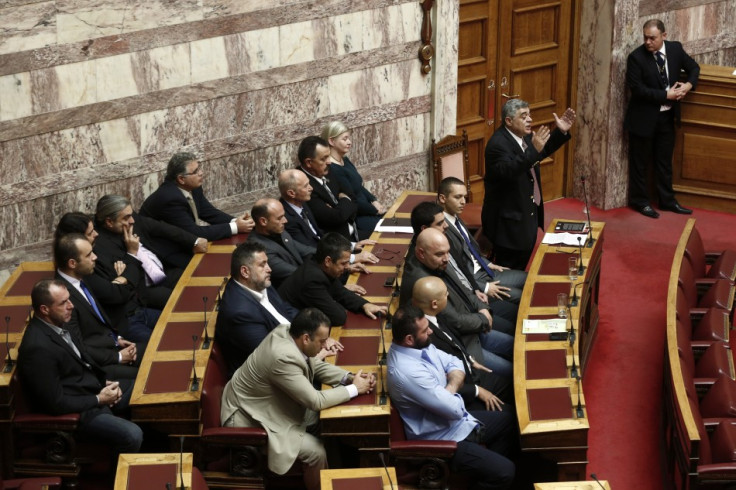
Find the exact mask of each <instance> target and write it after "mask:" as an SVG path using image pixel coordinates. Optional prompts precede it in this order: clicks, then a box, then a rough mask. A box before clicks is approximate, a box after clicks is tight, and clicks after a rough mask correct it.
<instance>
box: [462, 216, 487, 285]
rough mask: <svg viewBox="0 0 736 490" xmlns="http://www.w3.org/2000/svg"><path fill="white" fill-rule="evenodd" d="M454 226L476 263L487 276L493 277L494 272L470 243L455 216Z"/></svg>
mask: <svg viewBox="0 0 736 490" xmlns="http://www.w3.org/2000/svg"><path fill="white" fill-rule="evenodd" d="M455 228H457V231H459V232H460V235H461V236H462V237H463V240H465V245H467V246H468V250H470V253H471V254H472V255H473V257H475V260H477V261H478V264H479V265H480V266H481V267H482V268H483V270H484V271H486V274H488V277H490V278H491V279H493V278H494V277H495V274H494V273H493V271H492V270H491V268H490V267H488V266H487V265H486V263H485V261H484V260H483V258H482V257H481V255H480V252H478V251H477V250H476V249H475V247H474V246H473V244H472V243H470V238H468V235H467V234H466V233H465V230H463V226H462V225H461V224H460V219H459V218H455Z"/></svg>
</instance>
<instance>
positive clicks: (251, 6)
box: [202, 0, 302, 18]
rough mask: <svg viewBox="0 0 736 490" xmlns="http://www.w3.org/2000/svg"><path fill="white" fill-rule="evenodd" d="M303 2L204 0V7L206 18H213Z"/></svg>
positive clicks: (291, 0) (292, 0)
mask: <svg viewBox="0 0 736 490" xmlns="http://www.w3.org/2000/svg"><path fill="white" fill-rule="evenodd" d="M301 2H302V0H271V1H269V2H268V4H265V3H264V2H263V0H202V7H203V11H204V16H205V18H211V17H225V16H228V15H235V14H243V13H247V12H257V11H259V10H264V9H266V8H268V9H275V8H280V7H287V6H289V5H294V4H299V3H301Z"/></svg>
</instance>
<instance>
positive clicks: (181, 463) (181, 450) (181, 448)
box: [179, 436, 186, 490]
mask: <svg viewBox="0 0 736 490" xmlns="http://www.w3.org/2000/svg"><path fill="white" fill-rule="evenodd" d="M179 479H180V480H181V485H180V486H179V488H180V489H181V490H186V488H185V487H184V436H179Z"/></svg>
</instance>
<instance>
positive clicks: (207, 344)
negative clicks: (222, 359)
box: [202, 296, 210, 349]
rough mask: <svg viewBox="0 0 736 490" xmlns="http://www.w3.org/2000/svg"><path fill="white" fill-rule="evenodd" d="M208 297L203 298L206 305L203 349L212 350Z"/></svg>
mask: <svg viewBox="0 0 736 490" xmlns="http://www.w3.org/2000/svg"><path fill="white" fill-rule="evenodd" d="M208 299H209V298H207V296H202V302H203V303H204V337H203V338H202V349H209V348H210V334H209V333H208V332H207V300H208Z"/></svg>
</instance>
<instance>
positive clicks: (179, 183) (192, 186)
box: [141, 153, 253, 241]
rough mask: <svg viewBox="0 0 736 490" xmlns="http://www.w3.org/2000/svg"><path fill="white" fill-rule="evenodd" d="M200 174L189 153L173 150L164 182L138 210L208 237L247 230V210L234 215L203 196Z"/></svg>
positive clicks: (198, 167)
mask: <svg viewBox="0 0 736 490" xmlns="http://www.w3.org/2000/svg"><path fill="white" fill-rule="evenodd" d="M203 175H204V172H203V170H202V166H201V165H200V163H199V162H198V161H197V157H196V156H195V155H194V154H193V153H176V154H175V155H174V156H172V157H171V160H169V164H168V165H167V167H166V177H165V178H164V182H163V183H162V184H161V185H160V186H159V188H158V189H156V191H155V192H154V193H153V194H151V195H150V196H148V198H147V199H146V200H145V201H144V203H143V206H141V214H142V215H143V216H148V217H151V218H154V219H157V220H161V221H165V222H166V223H170V224H172V225H174V226H178V227H179V228H181V229H183V230H186V231H188V232H190V233H194V234H195V235H197V236H201V237H205V238H206V239H207V240H210V241H214V240H220V239H222V238H227V237H229V236H232V235H237V234H238V233H248V232H250V230H252V229H253V220H252V219H250V217H249V216H248V213H245V214H244V215H243V216H240V217H237V218H236V217H234V216H230V215H229V214H227V213H224V212H222V211H220V210H219V209H217V208H216V207H214V206H213V205H212V204H211V203H210V202H209V201H208V200H207V198H206V197H205V196H204V192H203V191H202V181H203V180H204V178H203ZM201 223H205V224H204V225H203V224H201Z"/></svg>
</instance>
